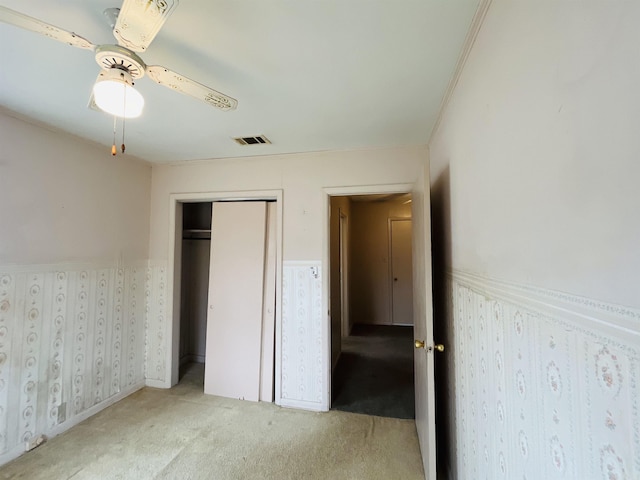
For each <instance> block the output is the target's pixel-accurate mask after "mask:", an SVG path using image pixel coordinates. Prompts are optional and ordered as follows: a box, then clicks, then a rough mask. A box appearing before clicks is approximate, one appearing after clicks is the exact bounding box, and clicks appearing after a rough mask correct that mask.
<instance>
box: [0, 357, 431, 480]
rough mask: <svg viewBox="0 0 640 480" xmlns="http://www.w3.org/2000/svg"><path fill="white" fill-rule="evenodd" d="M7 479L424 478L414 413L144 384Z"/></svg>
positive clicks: (194, 381) (191, 382)
mask: <svg viewBox="0 0 640 480" xmlns="http://www.w3.org/2000/svg"><path fill="white" fill-rule="evenodd" d="M0 478H1V479H29V480H40V479H42V480H44V479H47V480H51V479H55V480H62V479H73V480H81V479H100V480H106V479H136V480H143V479H192V480H196V479H202V480H205V479H206V480H212V479H224V480H227V479H242V480H251V479H296V480H297V479H345V480H346V479H354V480H356V479H363V480H364V479H367V480H369V479H371V480H375V479H384V480H387V479H391V478H393V479H423V478H424V473H423V469H422V460H421V457H420V450H419V447H418V439H417V434H416V430H415V424H414V422H413V420H398V419H390V418H380V417H373V416H366V415H358V414H352V413H345V412H336V411H331V412H327V413H314V412H305V411H300V410H290V409H284V408H279V407H277V406H276V405H274V404H270V403H253V402H244V401H240V400H231V399H225V398H221V397H215V396H209V395H204V393H203V392H202V368H201V367H198V368H196V369H192V370H190V371H188V372H187V374H186V375H185V376H184V377H183V379H182V381H181V383H180V384H179V385H178V386H176V387H174V388H172V389H170V390H159V389H152V388H144V389H142V390H140V391H138V392H136V393H134V394H133V395H131V396H129V397H127V398H125V399H124V400H122V401H120V402H118V403H116V404H115V405H113V406H111V407H109V408H107V409H105V410H103V411H102V412H100V413H99V414H97V415H95V416H93V417H91V418H89V419H88V420H86V421H84V422H82V423H80V424H79V425H77V426H76V427H74V428H72V429H71V430H69V431H67V432H66V433H64V434H62V435H60V436H58V437H55V438H53V439H51V440H49V441H48V442H47V443H45V444H44V445H43V446H41V447H39V448H37V449H36V450H33V451H31V452H29V453H27V454H25V455H23V456H22V457H20V458H18V459H17V460H15V461H13V462H11V463H9V464H7V465H6V466H4V467H2V468H0Z"/></svg>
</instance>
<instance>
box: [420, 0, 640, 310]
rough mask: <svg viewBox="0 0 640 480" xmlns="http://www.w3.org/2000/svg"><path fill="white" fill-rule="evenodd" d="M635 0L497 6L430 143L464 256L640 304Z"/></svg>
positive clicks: (497, 271) (456, 255) (457, 249)
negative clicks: (446, 182)
mask: <svg viewBox="0 0 640 480" xmlns="http://www.w3.org/2000/svg"><path fill="white" fill-rule="evenodd" d="M639 19H640V4H638V3H637V2H544V3H542V4H536V3H534V2H507V1H503V0H500V1H495V2H493V4H492V5H491V7H490V10H489V14H488V15H487V17H486V20H485V22H484V25H483V27H482V29H481V31H480V34H479V35H478V38H477V41H476V43H475V46H474V48H473V51H472V53H471V55H470V57H469V58H468V61H467V63H466V65H465V67H464V72H463V74H462V76H461V78H460V80H459V83H458V86H457V89H456V91H455V94H454V95H453V98H452V99H451V102H450V103H449V105H448V107H447V109H446V111H445V114H444V117H443V120H442V123H441V125H440V128H439V130H438V132H437V133H436V134H435V135H434V137H433V139H432V142H431V145H430V152H431V156H432V158H431V161H432V169H431V173H432V175H431V179H432V182H433V183H436V182H438V179H439V177H440V176H441V174H442V173H443V172H444V171H445V169H446V168H447V167H449V168H450V183H451V192H452V196H451V209H452V212H451V214H452V224H451V236H452V238H453V246H454V249H453V252H452V253H453V257H452V266H453V267H454V268H457V269H464V270H470V271H473V272H476V273H480V274H483V275H486V276H488V277H494V278H501V279H509V280H512V281H516V282H521V283H527V284H531V285H540V286H544V287H547V288H552V289H555V290H560V291H566V292H571V293H575V294H579V295H584V296H586V297H591V298H598V299H601V300H605V301H610V302H614V303H619V304H622V305H629V306H632V305H635V306H637V305H638V304H639V303H640V302H639V300H638V289H637V285H636V282H634V281H632V280H634V279H636V280H637V279H638V272H639V271H640V249H638V248H637V245H638V244H639V242H640V222H639V221H638V210H639V208H640V196H638V195H637V179H638V178H639V177H640V162H638V154H639V153H640V136H638V135H637V132H638V129H639V127H640V117H639V116H638V111H639V110H640V96H638V95H637V94H636V87H637V85H638V82H639V81H640V56H638V54H637V45H638V44H639V42H640V30H639V29H637V28H636V26H637V22H638V20H639Z"/></svg>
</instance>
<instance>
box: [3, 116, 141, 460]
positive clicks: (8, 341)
mask: <svg viewBox="0 0 640 480" xmlns="http://www.w3.org/2000/svg"><path fill="white" fill-rule="evenodd" d="M0 144H2V149H1V150H0V224H1V225H2V233H1V235H0V335H1V336H2V341H1V342H0V463H3V462H6V461H7V460H9V459H10V458H13V457H15V456H16V455H19V454H20V453H22V452H23V451H24V442H25V441H26V440H28V439H30V438H32V437H34V436H37V435H40V434H45V435H48V436H51V435H55V434H57V433H60V432H62V431H64V430H66V429H68V428H70V427H71V426H72V425H74V424H76V423H77V422H79V421H81V420H82V419H84V418H86V417H87V416H89V415H91V414H93V413H95V412H97V411H98V410H100V409H102V408H104V407H105V406H107V405H109V404H110V403H112V402H113V401H115V400H117V399H119V398H122V396H124V395H126V394H127V393H129V392H131V391H133V390H135V389H136V388H140V386H142V385H143V381H144V359H145V355H144V315H145V295H144V291H145V283H146V273H147V271H146V267H147V262H146V260H147V258H148V253H147V252H148V243H147V240H148V235H149V196H150V184H151V182H150V181H151V175H150V174H151V169H150V167H149V166H148V165H146V164H145V163H142V162H140V161H137V160H135V159H133V158H131V157H128V156H118V157H116V158H113V157H112V156H111V155H110V153H109V152H108V151H105V150H104V149H103V148H99V147H96V146H94V145H92V144H88V143H85V142H83V141H81V140H79V139H77V138H75V137H71V136H69V135H66V134H62V133H57V132H53V131H50V130H47V129H44V128H41V127H39V126H35V125H32V124H29V123H25V122H24V121H22V120H19V119H16V118H14V117H12V116H9V115H7V114H6V112H2V113H0Z"/></svg>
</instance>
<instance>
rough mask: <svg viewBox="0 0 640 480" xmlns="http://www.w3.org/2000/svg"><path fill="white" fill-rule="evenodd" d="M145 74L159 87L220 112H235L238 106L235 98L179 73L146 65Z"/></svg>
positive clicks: (157, 66)
mask: <svg viewBox="0 0 640 480" xmlns="http://www.w3.org/2000/svg"><path fill="white" fill-rule="evenodd" d="M146 73H147V75H148V76H149V78H151V79H152V80H153V81H155V82H158V83H159V84H160V85H164V86H165V87H169V88H171V89H172V90H176V91H178V92H180V93H184V94H185V95H190V96H192V97H194V98H197V99H198V100H202V101H203V102H207V103H208V104H209V105H211V106H213V107H216V108H219V109H220V110H235V109H236V107H237V106H238V101H237V100H236V99H235V98H231V97H229V96H227V95H225V94H224V93H220V92H218V91H216V90H214V89H212V88H209V87H206V86H204V85H202V84H201V83H198V82H196V81H194V80H191V79H189V78H187V77H184V76H182V75H180V74H179V73H176V72H172V71H171V70H169V69H167V68H165V67H161V66H159V65H147V69H146Z"/></svg>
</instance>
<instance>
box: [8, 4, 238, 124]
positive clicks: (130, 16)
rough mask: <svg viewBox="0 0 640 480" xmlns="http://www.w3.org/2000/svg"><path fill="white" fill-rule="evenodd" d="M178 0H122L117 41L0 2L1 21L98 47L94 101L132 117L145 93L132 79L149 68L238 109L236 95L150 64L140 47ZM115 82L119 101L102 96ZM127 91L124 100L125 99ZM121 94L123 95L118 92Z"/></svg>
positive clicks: (115, 22) (171, 83)
mask: <svg viewBox="0 0 640 480" xmlns="http://www.w3.org/2000/svg"><path fill="white" fill-rule="evenodd" d="M178 3H179V0H123V2H122V7H121V8H120V9H117V8H113V9H107V10H106V11H105V15H106V16H107V17H108V18H109V17H111V24H112V28H113V35H114V36H115V38H116V40H117V43H118V44H117V45H108V44H107V45H94V44H93V43H91V42H90V41H88V40H87V39H85V38H83V37H81V36H80V35H77V34H76V33H73V32H69V31H66V30H63V29H61V28H58V27H55V26H53V25H50V24H48V23H45V22H42V21H40V20H38V19H36V18H33V17H29V16H28V15H24V14H22V13H20V12H16V11H15V10H11V9H9V8H6V7H3V6H0V21H2V22H4V23H8V24H11V25H15V26H17V27H21V28H24V29H26V30H31V31H33V32H36V33H40V34H42V35H45V36H47V37H49V38H53V39H54V40H58V41H60V42H63V43H67V44H69V45H71V46H74V47H78V48H83V49H86V50H91V51H94V52H95V59H96V62H97V63H98V65H99V66H100V68H101V69H102V71H101V72H100V74H99V75H98V79H97V80H96V84H95V85H94V90H93V95H92V99H91V100H90V106H91V104H92V102H94V101H95V104H96V105H97V106H98V107H99V108H100V109H101V110H104V111H107V112H108V113H111V114H113V115H114V116H119V117H125V118H131V117H136V116H138V115H140V113H141V112H142V105H143V104H144V99H142V96H141V95H140V93H138V92H137V91H136V90H135V89H134V88H133V81H134V80H138V79H140V78H142V77H143V76H144V75H145V74H146V75H147V76H148V77H149V78H151V79H152V80H154V81H155V82H157V83H159V84H160V85H163V86H165V87H168V88H171V89H172V90H175V91H177V92H180V93H183V94H186V95H190V96H192V97H194V98H196V99H198V100H201V101H204V102H206V103H208V104H209V105H211V106H213V107H215V108H218V109H220V110H225V111H226V110H234V109H235V108H236V107H237V106H238V102H237V100H235V99H234V98H231V97H229V96H227V95H225V94H223V93H220V92H218V91H216V90H213V89H212V88H209V87H207V86H205V85H202V84H201V83H198V82H196V81H194V80H191V79H189V78H187V77H185V76H183V75H180V74H179V73H176V72H174V71H172V70H169V69H168V68H166V67H162V66H159V65H147V64H145V63H144V61H143V60H142V59H141V58H140V56H139V55H138V54H137V53H136V52H144V51H145V50H146V49H147V47H149V44H150V43H151V42H152V41H153V39H154V38H155V36H156V35H157V33H158V31H159V30H160V28H162V26H163V25H164V23H165V22H166V21H167V18H168V17H169V16H170V15H171V14H172V13H173V11H174V10H175V8H176V7H177V6H178ZM114 86H115V87H116V90H117V91H118V92H119V93H118V94H119V95H120V96H119V99H118V100H117V101H116V102H115V103H114V102H113V101H109V102H110V103H109V104H108V103H107V100H106V98H107V97H103V99H101V98H100V97H102V96H103V94H104V93H105V91H107V93H108V91H109V88H110V87H114ZM123 96H124V101H123V100H122V98H123ZM117 98H118V97H117Z"/></svg>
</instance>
